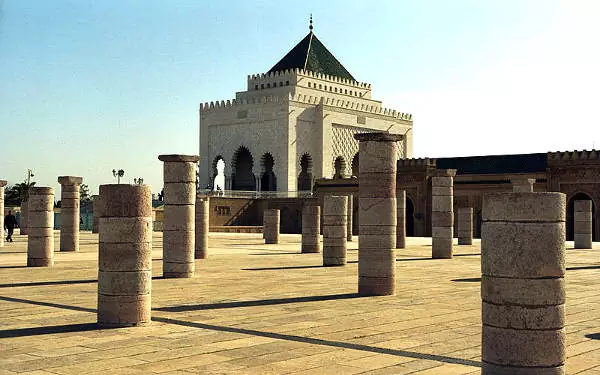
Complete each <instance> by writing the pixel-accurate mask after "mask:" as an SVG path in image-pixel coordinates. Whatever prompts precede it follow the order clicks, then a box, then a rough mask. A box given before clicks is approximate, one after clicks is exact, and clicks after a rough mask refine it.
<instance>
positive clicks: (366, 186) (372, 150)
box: [354, 133, 403, 296]
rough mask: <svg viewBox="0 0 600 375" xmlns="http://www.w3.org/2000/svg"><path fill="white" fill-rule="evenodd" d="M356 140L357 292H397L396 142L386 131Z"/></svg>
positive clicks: (395, 137) (364, 293) (367, 134)
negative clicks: (357, 182) (358, 161)
mask: <svg viewBox="0 0 600 375" xmlns="http://www.w3.org/2000/svg"><path fill="white" fill-rule="evenodd" d="M354 138H356V139H357V140H358V141H359V155H360V164H359V166H358V167H359V173H358V174H359V185H358V187H359V202H358V206H359V213H358V217H359V238H358V293H359V294H360V295H363V296H368V295H393V294H395V293H396V249H395V248H396V225H397V220H396V215H397V205H396V163H397V160H398V146H397V142H399V141H401V140H402V139H403V136H401V135H396V134H389V133H363V134H355V135H354Z"/></svg>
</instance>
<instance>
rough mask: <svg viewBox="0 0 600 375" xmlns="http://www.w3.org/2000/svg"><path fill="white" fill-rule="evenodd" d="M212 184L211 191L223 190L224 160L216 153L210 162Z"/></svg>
mask: <svg viewBox="0 0 600 375" xmlns="http://www.w3.org/2000/svg"><path fill="white" fill-rule="evenodd" d="M211 181H212V185H211V188H212V190H213V191H218V190H220V191H223V190H225V160H224V159H223V157H222V156H221V155H217V157H215V158H214V159H213V162H212V179H211Z"/></svg>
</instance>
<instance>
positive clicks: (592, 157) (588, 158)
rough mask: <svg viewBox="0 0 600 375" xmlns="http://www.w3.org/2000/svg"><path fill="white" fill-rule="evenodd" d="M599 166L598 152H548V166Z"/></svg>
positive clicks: (599, 153) (599, 157) (599, 155)
mask: <svg viewBox="0 0 600 375" xmlns="http://www.w3.org/2000/svg"><path fill="white" fill-rule="evenodd" d="M561 164H564V165H575V164H600V151H598V150H591V151H587V150H583V151H577V150H575V151H558V152H548V165H550V166H556V165H561Z"/></svg>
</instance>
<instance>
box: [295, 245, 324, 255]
mask: <svg viewBox="0 0 600 375" xmlns="http://www.w3.org/2000/svg"><path fill="white" fill-rule="evenodd" d="M300 252H301V253H302V254H317V253H320V252H321V247H320V246H318V245H316V246H315V245H305V246H304V245H303V246H302V250H301V251H300Z"/></svg>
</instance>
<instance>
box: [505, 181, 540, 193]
mask: <svg viewBox="0 0 600 375" xmlns="http://www.w3.org/2000/svg"><path fill="white" fill-rule="evenodd" d="M510 183H511V184H512V188H513V193H533V184H535V178H513V179H511V180H510Z"/></svg>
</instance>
